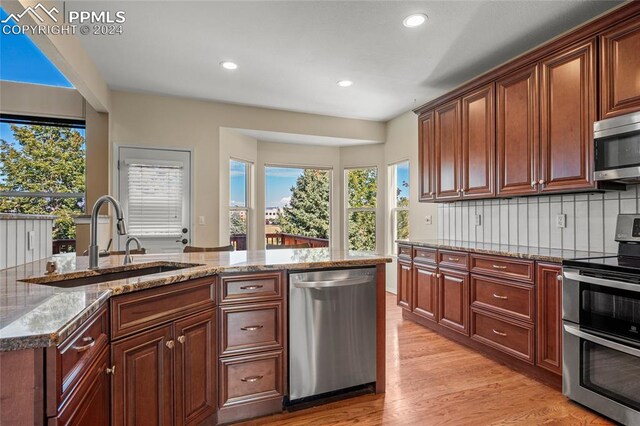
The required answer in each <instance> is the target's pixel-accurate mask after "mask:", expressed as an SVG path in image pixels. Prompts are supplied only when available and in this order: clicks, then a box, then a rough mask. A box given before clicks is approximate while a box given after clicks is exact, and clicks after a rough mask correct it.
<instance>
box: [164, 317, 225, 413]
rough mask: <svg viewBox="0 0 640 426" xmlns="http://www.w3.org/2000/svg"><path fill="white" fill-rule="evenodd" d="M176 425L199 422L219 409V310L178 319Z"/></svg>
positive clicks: (176, 324)
mask: <svg viewBox="0 0 640 426" xmlns="http://www.w3.org/2000/svg"><path fill="white" fill-rule="evenodd" d="M175 336H176V344H175V384H174V389H175V410H176V411H175V424H176V425H189V424H199V423H200V422H201V421H202V420H203V419H206V418H207V417H209V416H211V415H212V414H213V413H214V412H215V411H216V407H217V404H216V386H217V383H216V352H215V348H216V328H215V311H213V310H209V311H205V312H202V313H199V314H196V315H193V316H191V317H188V318H185V319H181V320H178V321H176V322H175Z"/></svg>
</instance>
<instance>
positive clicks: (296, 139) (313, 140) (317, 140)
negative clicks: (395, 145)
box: [233, 129, 382, 147]
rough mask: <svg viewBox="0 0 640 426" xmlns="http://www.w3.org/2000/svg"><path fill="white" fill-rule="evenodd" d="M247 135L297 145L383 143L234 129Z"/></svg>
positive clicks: (260, 139)
mask: <svg viewBox="0 0 640 426" xmlns="http://www.w3.org/2000/svg"><path fill="white" fill-rule="evenodd" d="M233 130H235V131H236V132H238V133H241V134H243V135H245V136H249V137H252V138H254V139H257V140H259V141H263V142H278V143H291V144H295V145H320V146H334V147H343V146H356V145H370V144H377V143H382V141H374V140H366V139H351V138H336V137H332V136H317V135H303V134H297V133H282V132H270V131H268V130H254V129H233Z"/></svg>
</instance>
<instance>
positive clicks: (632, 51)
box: [600, 19, 640, 119]
mask: <svg viewBox="0 0 640 426" xmlns="http://www.w3.org/2000/svg"><path fill="white" fill-rule="evenodd" d="M638 52H640V20H638V19H631V20H628V21H626V22H622V23H621V24H618V25H616V26H615V27H613V28H611V29H610V30H608V31H607V32H605V33H603V34H602V35H601V36H600V119H603V118H609V117H614V116H616V115H621V114H627V113H630V112H634V111H640V54H638Z"/></svg>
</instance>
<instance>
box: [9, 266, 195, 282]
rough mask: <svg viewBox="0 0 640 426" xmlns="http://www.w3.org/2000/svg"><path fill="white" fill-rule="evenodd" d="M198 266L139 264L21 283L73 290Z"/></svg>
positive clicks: (51, 276)
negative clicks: (85, 274)
mask: <svg viewBox="0 0 640 426" xmlns="http://www.w3.org/2000/svg"><path fill="white" fill-rule="evenodd" d="M196 266H202V265H200V264H197V263H176V262H153V263H151V264H144V263H138V264H131V265H127V266H119V267H114V268H103V269H93V270H89V271H86V273H87V274H90V275H87V276H83V277H77V276H74V275H75V274H60V275H49V276H44V277H35V278H25V279H23V280H20V281H23V282H25V283H30V284H41V285H49V286H54V287H62V288H72V287H80V286H83V285H89V284H97V283H103V282H107V281H114V280H122V279H126V278H133V277H141V276H146V275H153V274H161V273H163V272H170V271H177V270H179V269H186V268H193V267H196Z"/></svg>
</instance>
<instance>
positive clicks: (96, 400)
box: [55, 348, 110, 426]
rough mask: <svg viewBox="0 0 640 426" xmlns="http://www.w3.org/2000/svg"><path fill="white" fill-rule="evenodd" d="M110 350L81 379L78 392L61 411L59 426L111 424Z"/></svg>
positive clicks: (58, 419) (103, 352)
mask: <svg viewBox="0 0 640 426" xmlns="http://www.w3.org/2000/svg"><path fill="white" fill-rule="evenodd" d="M107 367H109V348H104V350H103V351H102V353H101V354H100V355H99V356H98V358H97V359H96V361H95V362H94V363H93V365H92V366H91V367H90V368H89V370H88V371H87V373H86V375H85V376H84V377H83V378H82V379H81V382H80V384H79V385H78V388H77V391H76V392H75V393H74V394H73V396H72V397H71V398H70V399H69V401H67V402H66V403H65V405H64V407H63V408H62V409H61V410H60V413H59V414H58V418H57V419H56V422H55V423H56V424H58V425H69V426H71V425H78V426H82V425H95V426H108V425H109V424H110V423H109V378H110V376H109V375H108V374H107V371H106V370H107Z"/></svg>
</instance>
